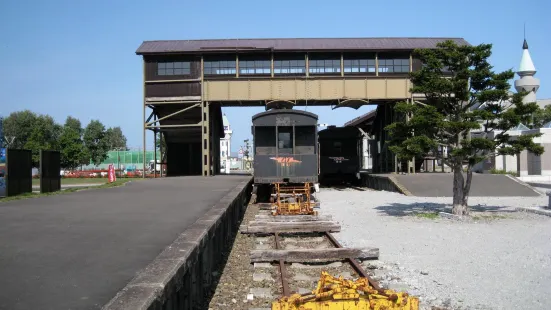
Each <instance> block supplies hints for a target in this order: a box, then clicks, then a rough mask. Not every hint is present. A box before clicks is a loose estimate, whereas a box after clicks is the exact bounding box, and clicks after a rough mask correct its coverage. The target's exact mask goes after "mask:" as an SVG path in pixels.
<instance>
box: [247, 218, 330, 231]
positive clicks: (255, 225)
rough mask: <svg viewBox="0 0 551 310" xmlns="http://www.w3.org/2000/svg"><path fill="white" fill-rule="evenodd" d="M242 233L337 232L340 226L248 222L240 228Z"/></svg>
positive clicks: (308, 223) (320, 223)
mask: <svg viewBox="0 0 551 310" xmlns="http://www.w3.org/2000/svg"><path fill="white" fill-rule="evenodd" d="M240 230H241V232H242V233H245V234H256V233H268V234H269V233H276V232H279V233H308V232H339V231H341V225H339V224H337V223H335V222H319V221H312V222H291V223H286V222H255V221H252V222H249V226H241V228H240Z"/></svg>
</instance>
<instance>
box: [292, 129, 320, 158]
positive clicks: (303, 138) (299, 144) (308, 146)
mask: <svg viewBox="0 0 551 310" xmlns="http://www.w3.org/2000/svg"><path fill="white" fill-rule="evenodd" d="M295 154H296V155H314V154H316V127H315V126H295Z"/></svg>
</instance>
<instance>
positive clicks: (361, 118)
mask: <svg viewBox="0 0 551 310" xmlns="http://www.w3.org/2000/svg"><path fill="white" fill-rule="evenodd" d="M376 115H377V109H374V110H371V111H369V112H367V113H365V114H364V115H360V116H358V117H356V118H354V119H352V120H349V121H348V122H346V123H344V126H358V125H360V124H361V123H363V122H366V121H369V120H371V119H372V118H375V116H376Z"/></svg>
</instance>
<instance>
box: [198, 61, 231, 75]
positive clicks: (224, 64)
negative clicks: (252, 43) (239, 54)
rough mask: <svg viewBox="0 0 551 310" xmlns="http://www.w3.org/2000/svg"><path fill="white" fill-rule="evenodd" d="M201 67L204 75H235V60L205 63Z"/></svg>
mask: <svg viewBox="0 0 551 310" xmlns="http://www.w3.org/2000/svg"><path fill="white" fill-rule="evenodd" d="M203 66H204V67H205V69H204V70H205V72H204V73H205V74H206V75H235V73H236V70H235V60H214V61H205V62H204V64H203Z"/></svg>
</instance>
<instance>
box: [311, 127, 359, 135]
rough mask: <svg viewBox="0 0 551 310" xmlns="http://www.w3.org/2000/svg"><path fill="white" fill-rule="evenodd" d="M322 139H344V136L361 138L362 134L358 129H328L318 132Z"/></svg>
mask: <svg viewBox="0 0 551 310" xmlns="http://www.w3.org/2000/svg"><path fill="white" fill-rule="evenodd" d="M318 135H319V137H320V138H333V137H337V138H340V137H344V136H348V137H350V136H358V137H359V136H361V135H362V133H361V132H360V130H359V129H358V128H356V127H352V126H345V127H328V128H326V129H323V130H320V131H319V132H318Z"/></svg>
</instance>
